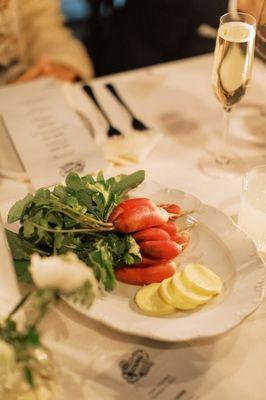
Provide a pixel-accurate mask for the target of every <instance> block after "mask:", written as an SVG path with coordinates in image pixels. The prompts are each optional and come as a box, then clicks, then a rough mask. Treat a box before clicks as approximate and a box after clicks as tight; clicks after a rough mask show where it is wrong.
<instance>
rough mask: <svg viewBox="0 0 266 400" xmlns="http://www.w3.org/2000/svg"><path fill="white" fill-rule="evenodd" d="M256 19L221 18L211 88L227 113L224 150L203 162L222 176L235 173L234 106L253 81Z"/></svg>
mask: <svg viewBox="0 0 266 400" xmlns="http://www.w3.org/2000/svg"><path fill="white" fill-rule="evenodd" d="M255 34H256V20H255V18H254V17H252V16H251V15H249V14H245V13H238V12H232V13H228V14H225V15H223V16H222V17H221V18H220V25H219V29H218V32H217V39H216V46H215V51H214V63H213V71H212V87H213V90H214V93H215V95H216V97H217V99H218V100H219V102H220V103H221V105H222V107H223V110H224V130H223V135H222V143H221V148H220V149H218V150H217V151H214V152H212V153H211V155H210V156H208V157H206V159H205V160H203V162H202V163H201V165H202V167H203V169H204V170H205V172H206V173H208V174H209V175H213V176H220V175H223V174H224V173H225V172H226V171H231V170H236V169H237V168H235V166H234V165H233V164H234V162H236V161H237V156H235V155H234V154H231V153H230V152H229V150H228V148H227V137H228V132H229V122H230V114H231V110H232V107H233V106H234V105H235V104H236V103H238V102H239V101H240V100H241V99H242V97H243V96H244V94H245V92H246V89H247V86H248V84H249V82H250V78H251V72H252V65H253V59H254V43H255Z"/></svg>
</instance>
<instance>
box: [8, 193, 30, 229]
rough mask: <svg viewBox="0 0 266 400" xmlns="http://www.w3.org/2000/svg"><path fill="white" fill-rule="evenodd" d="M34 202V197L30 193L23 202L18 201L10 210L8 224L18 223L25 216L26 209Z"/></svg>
mask: <svg viewBox="0 0 266 400" xmlns="http://www.w3.org/2000/svg"><path fill="white" fill-rule="evenodd" d="M32 200H33V195H32V194H30V193H28V194H27V196H26V197H24V199H22V200H18V201H17V202H16V203H15V204H14V205H13V206H12V207H11V209H10V210H9V213H8V217H7V222H8V223H9V224H12V223H13V222H15V221H18V220H19V219H20V218H21V217H22V216H23V214H24V211H25V209H26V208H27V207H28V206H29V205H30V203H31V202H32Z"/></svg>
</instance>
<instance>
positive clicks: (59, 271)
mask: <svg viewBox="0 0 266 400" xmlns="http://www.w3.org/2000/svg"><path fill="white" fill-rule="evenodd" d="M30 273H31V276H32V279H33V281H34V283H35V285H36V286H37V287H39V288H41V289H44V288H50V289H58V290H60V291H62V292H63V293H72V292H74V291H75V290H77V289H79V288H81V287H82V286H83V285H84V283H85V282H86V281H89V282H90V283H91V284H92V290H93V293H94V294H96V293H97V288H98V284H97V281H96V279H95V277H94V274H93V271H92V269H91V268H89V267H87V266H86V264H84V263H83V262H82V261H81V260H79V258H78V257H77V256H76V255H75V254H74V253H67V254H64V255H60V256H50V257H40V256H39V254H33V255H32V256H31V265H30Z"/></svg>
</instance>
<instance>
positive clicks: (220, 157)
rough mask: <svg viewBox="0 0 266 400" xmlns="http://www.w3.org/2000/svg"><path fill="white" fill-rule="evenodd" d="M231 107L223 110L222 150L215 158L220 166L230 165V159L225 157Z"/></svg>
mask: <svg viewBox="0 0 266 400" xmlns="http://www.w3.org/2000/svg"><path fill="white" fill-rule="evenodd" d="M230 113H231V107H225V108H224V128H223V136H222V150H221V153H220V154H219V155H218V156H217V158H216V162H217V163H218V164H220V165H227V164H229V163H230V158H229V156H228V155H227V137H228V133H229V124H230Z"/></svg>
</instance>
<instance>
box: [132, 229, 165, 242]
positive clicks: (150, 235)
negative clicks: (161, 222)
mask: <svg viewBox="0 0 266 400" xmlns="http://www.w3.org/2000/svg"><path fill="white" fill-rule="evenodd" d="M133 238H134V239H135V240H136V241H137V242H143V241H147V240H152V241H154V240H170V235H169V233H167V232H166V231H165V230H163V229H160V228H148V229H143V230H142V231H138V232H136V233H134V235H133Z"/></svg>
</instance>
